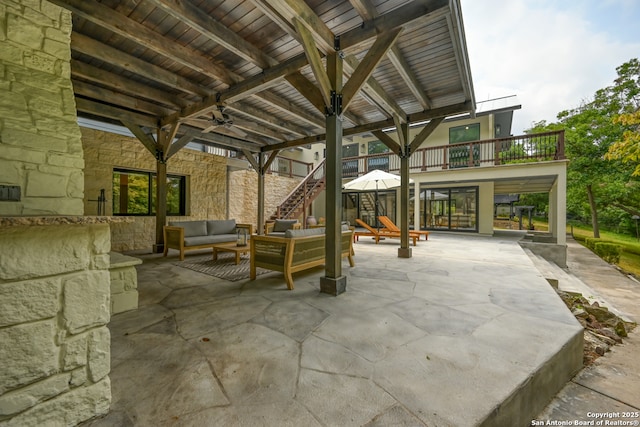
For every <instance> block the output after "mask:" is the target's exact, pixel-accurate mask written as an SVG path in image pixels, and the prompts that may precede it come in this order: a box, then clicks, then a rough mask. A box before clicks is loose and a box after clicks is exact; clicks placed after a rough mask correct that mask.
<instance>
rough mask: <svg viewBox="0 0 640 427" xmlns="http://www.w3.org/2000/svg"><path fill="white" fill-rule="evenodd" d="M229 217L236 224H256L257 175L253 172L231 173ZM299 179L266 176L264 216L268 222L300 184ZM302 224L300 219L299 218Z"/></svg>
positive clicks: (240, 171)
mask: <svg viewBox="0 0 640 427" xmlns="http://www.w3.org/2000/svg"><path fill="white" fill-rule="evenodd" d="M229 180H230V182H232V183H233V184H232V185H230V186H229V217H230V218H236V221H237V222H242V223H249V224H253V225H254V227H255V226H256V224H257V223H258V175H257V174H256V173H255V172H254V171H253V170H239V171H234V172H231V174H230V178H229ZM300 181H301V179H300V178H289V177H283V176H277V175H266V176H265V183H264V216H265V220H268V219H269V218H270V217H271V215H273V214H274V213H275V212H276V208H277V207H278V205H279V204H280V203H282V201H283V200H284V198H285V197H287V196H288V195H289V193H291V191H293V189H294V188H296V186H297V185H298V184H299V183H300ZM299 220H300V221H301V222H302V218H299Z"/></svg>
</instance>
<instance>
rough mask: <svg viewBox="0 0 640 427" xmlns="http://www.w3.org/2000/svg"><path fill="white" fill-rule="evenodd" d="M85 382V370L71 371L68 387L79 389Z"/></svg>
mask: <svg viewBox="0 0 640 427" xmlns="http://www.w3.org/2000/svg"><path fill="white" fill-rule="evenodd" d="M86 382H87V370H86V368H84V367H82V368H78V369H74V370H73V371H71V380H69V385H70V386H72V387H79V386H81V385H83V384H85V383H86Z"/></svg>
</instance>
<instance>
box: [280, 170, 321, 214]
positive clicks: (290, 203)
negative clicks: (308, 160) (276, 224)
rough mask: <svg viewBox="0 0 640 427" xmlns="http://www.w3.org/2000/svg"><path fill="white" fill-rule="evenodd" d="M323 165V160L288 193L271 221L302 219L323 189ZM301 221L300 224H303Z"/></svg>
mask: <svg viewBox="0 0 640 427" xmlns="http://www.w3.org/2000/svg"><path fill="white" fill-rule="evenodd" d="M325 185H326V183H325V163H324V160H323V161H322V162H321V163H320V164H318V166H316V167H315V169H314V170H312V171H311V173H309V175H307V177H306V178H305V179H304V180H303V181H302V182H300V184H299V185H298V186H297V187H296V188H294V189H293V191H291V193H289V195H288V196H287V197H286V198H285V199H284V201H283V202H282V203H281V204H280V205H279V206H278V207H277V209H276V212H275V213H274V214H273V215H271V219H272V220H275V219H295V218H300V217H301V216H302V217H304V213H305V212H306V211H307V209H308V208H309V206H311V203H312V202H313V201H314V200H315V199H316V198H317V197H318V196H319V195H320V193H321V192H322V190H324V188H325ZM304 221H305V219H303V221H302V222H304Z"/></svg>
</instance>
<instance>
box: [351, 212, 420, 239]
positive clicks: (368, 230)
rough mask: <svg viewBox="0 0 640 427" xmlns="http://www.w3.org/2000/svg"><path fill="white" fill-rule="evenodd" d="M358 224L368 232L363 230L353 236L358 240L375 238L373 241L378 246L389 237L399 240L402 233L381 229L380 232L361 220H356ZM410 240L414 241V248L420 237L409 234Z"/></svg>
mask: <svg viewBox="0 0 640 427" xmlns="http://www.w3.org/2000/svg"><path fill="white" fill-rule="evenodd" d="M356 223H357V224H358V225H359V226H360V227H362V228H364V229H365V230H366V231H362V230H356V231H355V233H353V235H354V236H355V237H356V238H358V237H360V236H363V237H365V236H366V237H373V239H374V240H375V242H376V244H378V242H380V238H382V237H388V238H390V239H399V238H400V237H401V236H400V233H398V232H394V231H388V230H383V229H381V230H380V231H378V230H376V229H375V228H373V227H371V226H370V225H369V224H367V223H366V222H364V221H362V220H361V219H359V218H356ZM409 238H410V239H411V240H413V246H415V245H416V241H417V240H418V235H417V234H409Z"/></svg>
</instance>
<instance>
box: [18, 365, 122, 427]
mask: <svg viewBox="0 0 640 427" xmlns="http://www.w3.org/2000/svg"><path fill="white" fill-rule="evenodd" d="M110 404H111V383H110V381H109V378H108V377H107V378H105V379H103V380H102V381H100V382H99V383H96V384H92V385H90V386H88V387H78V388H75V389H72V390H71V391H69V392H68V393H64V394H61V395H59V396H58V397H55V398H53V399H49V400H47V401H46V402H43V403H41V404H40V405H37V406H34V407H33V408H31V409H29V410H27V411H25V412H22V413H21V414H18V415H16V416H15V417H14V418H12V419H11V424H10V425H12V426H14V425H15V426H75V425H78V424H80V423H81V422H83V421H86V420H88V419H90V418H93V417H96V416H100V415H105V414H107V413H108V412H109V405H110Z"/></svg>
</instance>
